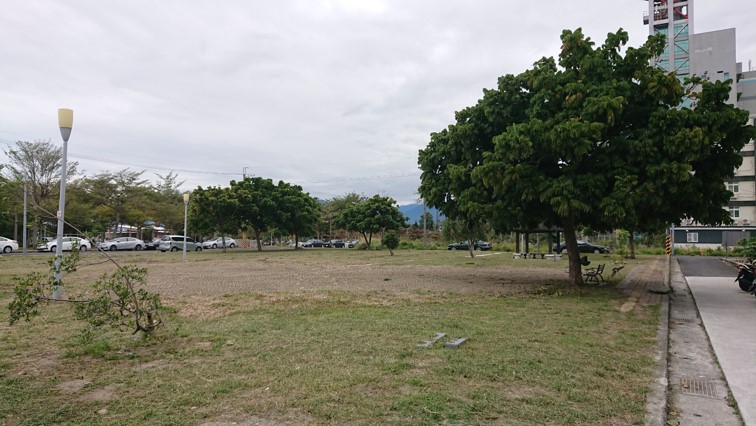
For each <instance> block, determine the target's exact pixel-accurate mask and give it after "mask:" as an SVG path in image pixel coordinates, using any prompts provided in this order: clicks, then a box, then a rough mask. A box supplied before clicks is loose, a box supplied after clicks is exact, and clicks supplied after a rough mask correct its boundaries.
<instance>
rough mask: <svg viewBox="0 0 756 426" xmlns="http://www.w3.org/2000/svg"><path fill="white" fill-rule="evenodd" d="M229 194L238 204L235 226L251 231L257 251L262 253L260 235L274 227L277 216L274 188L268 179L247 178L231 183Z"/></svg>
mask: <svg viewBox="0 0 756 426" xmlns="http://www.w3.org/2000/svg"><path fill="white" fill-rule="evenodd" d="M231 193H232V194H233V195H234V196H235V197H236V200H237V201H238V202H239V208H238V209H237V217H236V221H237V224H238V225H239V227H240V228H241V229H247V228H250V229H252V232H253V233H254V234H255V240H257V249H258V250H260V251H262V248H263V246H262V241H261V239H262V233H263V232H267V231H268V230H269V229H271V228H272V227H274V226H275V225H276V218H277V216H278V208H277V205H276V200H277V191H276V186H275V185H274V184H273V181H272V180H270V179H263V178H261V177H247V178H244V180H242V181H240V182H236V181H231Z"/></svg>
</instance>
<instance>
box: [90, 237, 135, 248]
mask: <svg viewBox="0 0 756 426" xmlns="http://www.w3.org/2000/svg"><path fill="white" fill-rule="evenodd" d="M97 246H98V247H100V250H110V251H115V250H137V251H139V250H142V249H143V248H144V241H142V240H140V239H139V238H134V237H118V238H113V239H112V240H109V241H103V242H101V243H100V244H97Z"/></svg>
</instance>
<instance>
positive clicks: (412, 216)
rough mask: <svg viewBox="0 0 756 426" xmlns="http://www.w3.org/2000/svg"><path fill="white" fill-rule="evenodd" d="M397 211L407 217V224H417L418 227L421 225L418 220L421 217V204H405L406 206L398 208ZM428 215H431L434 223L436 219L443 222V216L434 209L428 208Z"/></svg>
mask: <svg viewBox="0 0 756 426" xmlns="http://www.w3.org/2000/svg"><path fill="white" fill-rule="evenodd" d="M399 211H400V212H402V214H403V215H404V216H405V217H407V218H408V219H407V224H408V225H412V224H413V223H415V222H417V223H418V225H421V223H420V220H421V219H422V217H423V205H422V204H407V205H406V206H399ZM427 211H428V213H430V214H432V215H433V221H434V222H435V221H436V218H437V217H438V218H440V219H441V220H443V217H444V215H443V214H441V212H439V211H438V210H436V209H434V208H430V207H428V209H427Z"/></svg>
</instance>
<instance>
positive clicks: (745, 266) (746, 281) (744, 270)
mask: <svg viewBox="0 0 756 426" xmlns="http://www.w3.org/2000/svg"><path fill="white" fill-rule="evenodd" d="M735 281H736V282H737V283H738V286H739V287H740V289H741V290H743V291H748V292H754V290H756V265H754V264H753V262H752V261H751V260H750V259H749V260H748V262H746V263H740V264H738V277H737V278H735Z"/></svg>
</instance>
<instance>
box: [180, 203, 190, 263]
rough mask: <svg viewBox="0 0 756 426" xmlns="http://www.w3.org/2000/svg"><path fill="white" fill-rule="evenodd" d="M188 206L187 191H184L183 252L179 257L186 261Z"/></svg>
mask: <svg viewBox="0 0 756 426" xmlns="http://www.w3.org/2000/svg"><path fill="white" fill-rule="evenodd" d="M187 207H189V193H188V192H184V253H183V255H182V257H181V259H182V260H183V261H184V262H186V211H187Z"/></svg>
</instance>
